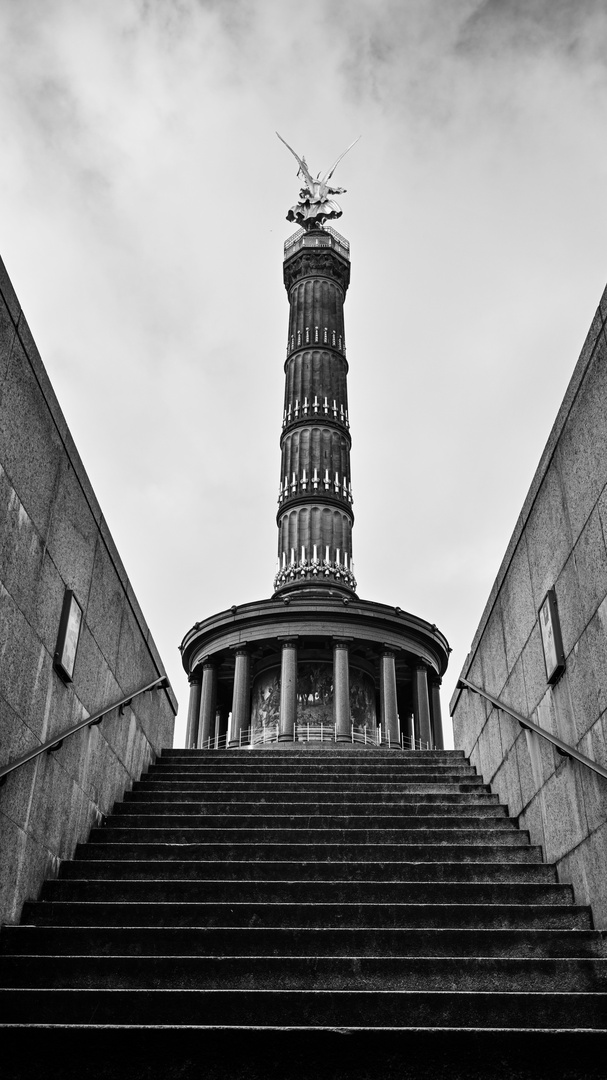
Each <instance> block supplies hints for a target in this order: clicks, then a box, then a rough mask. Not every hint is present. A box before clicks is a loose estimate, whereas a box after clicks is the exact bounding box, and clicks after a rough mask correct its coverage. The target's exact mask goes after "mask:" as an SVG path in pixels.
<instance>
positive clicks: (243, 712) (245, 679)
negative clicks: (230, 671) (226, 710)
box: [230, 645, 251, 746]
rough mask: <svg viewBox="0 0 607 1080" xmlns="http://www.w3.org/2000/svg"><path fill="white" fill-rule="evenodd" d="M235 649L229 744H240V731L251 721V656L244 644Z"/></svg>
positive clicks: (243, 730) (244, 729)
mask: <svg viewBox="0 0 607 1080" xmlns="http://www.w3.org/2000/svg"><path fill="white" fill-rule="evenodd" d="M235 651H236V658H235V664H234V693H233V696H232V738H231V739H230V746H240V733H241V732H242V733H243V735H244V734H245V733H246V730H247V728H248V726H249V724H250V722H251V704H250V697H251V657H250V656H249V651H248V649H247V647H246V646H240V645H239V646H238V648H237V649H236V650H235Z"/></svg>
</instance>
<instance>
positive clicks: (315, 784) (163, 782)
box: [133, 773, 489, 800]
mask: <svg viewBox="0 0 607 1080" xmlns="http://www.w3.org/2000/svg"><path fill="white" fill-rule="evenodd" d="M133 790H135V791H175V790H179V791H194V792H195V791H198V792H200V793H202V794H204V795H205V797H206V792H207V791H208V792H212V791H213V790H215V791H218V792H219V793H220V794H221V796H222V797H224V798H226V799H228V800H229V798H230V795H231V794H236V793H238V792H239V791H246V792H247V794H250V793H251V792H253V791H258V792H265V793H270V794H271V795H272V796H274V795H276V794H289V795H291V794H293V792H294V791H296V792H300V793H303V794H307V795H308V796H310V795H312V796H314V797H318V798H320V797H322V796H323V795H326V794H328V795H331V796H333V795H335V794H337V793H339V792H345V793H347V794H348V795H350V796H352V795H356V797H357V798H358V797H359V796H364V795H366V794H368V795H377V794H380V793H382V792H383V793H384V794H386V795H399V794H402V795H414V794H419V795H423V794H424V793H425V792H429V793H431V794H435V795H439V794H442V795H448V794H449V793H450V792H456V793H457V792H462V793H466V792H472V793H475V792H477V791H478V792H487V791H488V790H489V788H488V786H487V785H486V784H485V783H484V782H483V780H482V778H481V777H479V776H468V777H466V776H461V777H460V776H454V777H453V778H450V777H448V776H447V777H442V778H440V779H436V780H433V781H432V782H430V781H429V780H428V781H427V782H426V781H420V780H407V779H397V780H375V781H374V780H360V781H359V782H357V781H355V780H343V779H341V778H339V777H336V778H335V779H328V778H327V779H323V780H315V779H312V778H310V779H307V778H306V779H295V778H294V777H293V778H291V779H290V780H285V779H280V778H278V777H277V778H276V779H266V780H263V779H256V780H251V779H249V778H248V777H246V776H243V777H242V778H241V779H238V778H236V777H234V778H232V779H231V780H229V781H228V780H227V778H225V777H223V778H222V777H221V775H220V774H219V773H218V774H217V775H216V776H212V777H206V776H205V777H202V778H197V777H189V776H187V777H186V776H184V777H179V776H163V775H159V776H156V775H154V776H148V777H145V778H144V779H142V780H136V781H135V783H134V784H133Z"/></svg>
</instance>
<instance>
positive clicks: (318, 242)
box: [284, 225, 350, 259]
mask: <svg viewBox="0 0 607 1080" xmlns="http://www.w3.org/2000/svg"><path fill="white" fill-rule="evenodd" d="M323 234H324V235H323ZM303 247H308V248H320V247H330V248H335V249H336V250H337V251H339V253H340V254H341V255H343V256H344V258H346V259H349V258H350V242H349V241H348V240H346V238H345V236H340V234H339V233H338V232H337V231H336V230H335V229H331V228H330V227H329V226H328V225H325V226H324V227H323V229H322V232H321V231H319V230H316V231H314V232H308V230H307V229H299V230H298V232H296V233H293V235H292V236H289V237H288V239H287V240H285V246H284V254H285V258H286V257H287V255H293V254H294V253H295V252H296V251H298V250H299V249H300V248H303Z"/></svg>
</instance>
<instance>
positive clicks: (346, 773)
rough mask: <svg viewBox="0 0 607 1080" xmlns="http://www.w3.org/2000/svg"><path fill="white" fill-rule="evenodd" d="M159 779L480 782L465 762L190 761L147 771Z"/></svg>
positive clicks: (470, 766) (151, 776) (164, 764)
mask: <svg viewBox="0 0 607 1080" xmlns="http://www.w3.org/2000/svg"><path fill="white" fill-rule="evenodd" d="M159 776H166V777H168V778H170V779H173V780H177V779H179V780H190V779H199V778H200V779H203V780H206V779H209V778H214V779H217V780H220V779H221V778H225V782H226V783H231V782H232V780H239V781H240V780H247V779H249V780H250V779H251V777H252V776H255V778H256V779H259V780H279V781H284V780H290V779H296V780H297V781H298V782H299V781H300V780H305V781H309V780H312V781H316V780H318V781H319V782H321V783H326V782H327V781H328V780H331V781H333V780H340V781H343V783H358V782H359V781H361V780H362V781H367V780H370V781H372V782H373V783H380V782H381V783H383V782H386V781H388V782H392V781H394V782H396V783H398V782H400V781H401V780H406V781H408V782H410V781H411V780H414V781H415V782H423V783H425V782H426V781H427V782H428V783H433V782H435V781H438V783H443V782H445V781H447V780H458V779H462V778H463V779H464V780H466V779H468V778H469V777H474V778H476V779H479V777H478V773H477V771H476V769H475V768H474V767H473V766H472V765H467V764H465V763H462V764H461V765H453V764H445V765H400V764H399V765H393V766H378V765H376V766H373V765H366V764H356V765H334V764H327V763H326V762H323V764H316V765H310V764H308V763H307V762H299V763H296V762H292V761H289V762H288V763H281V764H280V765H277V764H275V763H272V764H267V765H260V764H256V765H255V766H254V767H252V766H250V765H249V766H240V765H238V766H230V765H228V764H227V762H226V763H225V764H223V765H212V764H209V763H207V762H204V763H201V764H194V763H191V762H175V763H173V762H171V763H170V764H167V763H165V762H163V763H162V764H157V765H150V766H149V768H148V769H147V771H146V772H145V773H144V774H143V776H142V780H147V779H150V778H156V777H159Z"/></svg>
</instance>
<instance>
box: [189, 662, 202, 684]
mask: <svg viewBox="0 0 607 1080" xmlns="http://www.w3.org/2000/svg"><path fill="white" fill-rule="evenodd" d="M201 679H202V669H201V667H200V665H199V664H197V665H196V667H195V668H194V670H193V671H190V674H189V675H188V683H189V684H190V686H193V685H194V683H199V682H200V680H201Z"/></svg>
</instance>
